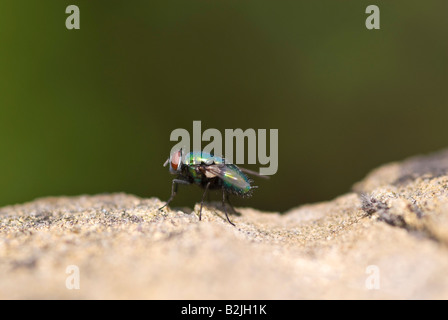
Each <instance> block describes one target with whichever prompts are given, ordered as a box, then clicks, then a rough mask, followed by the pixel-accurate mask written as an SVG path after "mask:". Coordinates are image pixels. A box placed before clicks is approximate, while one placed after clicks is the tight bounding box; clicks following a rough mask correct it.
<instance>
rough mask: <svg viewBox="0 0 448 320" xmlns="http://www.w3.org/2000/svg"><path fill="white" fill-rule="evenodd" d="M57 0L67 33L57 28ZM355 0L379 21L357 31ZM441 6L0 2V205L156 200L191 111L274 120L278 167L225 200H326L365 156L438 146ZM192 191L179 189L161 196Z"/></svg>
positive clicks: (444, 29)
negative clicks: (241, 195)
mask: <svg viewBox="0 0 448 320" xmlns="http://www.w3.org/2000/svg"><path fill="white" fill-rule="evenodd" d="M70 4H76V5H78V6H79V8H80V12H81V15H80V17H81V29H80V30H67V29H66V27H65V20H66V18H67V17H68V14H66V13H65V8H66V7H67V6H68V5H70ZM369 4H376V5H378V6H379V8H380V10H381V30H372V31H369V30H367V29H366V28H365V19H366V18H367V16H368V15H367V14H365V9H366V7H367V6H368V5H369ZM447 15H448V2H447V1H446V0H437V1H435V0H429V1H423V0H421V1H413V2H409V1H404V0H403V1H393V2H390V1H375V2H374V3H373V2H372V1H359V0H356V1H344V2H340V1H333V0H328V1H261V0H254V1H250V0H247V1H238V0H233V1H205V0H203V1H196V0H190V1H184V0H179V1H167V0H163V1H114V2H112V1H87V0H86V1H19V0H2V1H1V2H0V173H1V180H0V206H3V205H7V204H14V203H20V202H25V201H29V200H32V199H34V198H36V197H41V196H49V195H78V194H96V193H103V192H121V191H122V192H126V193H132V194H136V195H138V196H141V197H151V196H156V197H159V198H161V199H162V200H167V199H168V197H169V195H170V192H171V179H172V178H173V176H171V175H170V174H169V173H168V170H167V168H163V167H162V164H163V162H164V161H165V160H166V158H167V156H168V153H169V151H170V149H171V147H172V146H173V145H174V144H175V142H170V141H169V136H170V133H171V131H172V130H173V129H176V128H185V129H187V130H189V131H190V132H191V130H192V123H193V120H201V121H202V130H205V129H207V128H217V129H219V130H222V132H224V129H225V128H242V129H247V128H254V129H258V128H263V129H279V170H278V173H277V174H276V175H275V176H273V177H271V179H270V180H269V181H264V180H261V181H257V184H258V185H259V186H260V188H259V189H258V190H257V191H256V192H255V194H254V197H252V198H251V199H239V200H237V199H234V200H233V202H234V204H235V205H237V206H253V207H256V208H260V209H264V210H273V211H279V210H280V211H284V210H287V209H288V208H290V207H292V206H296V205H299V204H302V203H309V202H315V201H321V200H329V199H331V198H332V197H335V196H337V195H339V194H342V193H344V192H347V191H349V190H350V187H351V185H352V184H353V183H354V182H356V181H358V180H360V179H361V178H363V177H364V176H365V175H366V174H367V173H368V172H369V171H370V170H371V169H373V168H375V167H376V166H378V165H380V164H383V163H386V162H390V161H394V160H400V159H403V158H405V157H407V156H410V155H414V154H420V153H427V152H431V151H435V150H438V149H441V148H444V147H446V146H448V136H447V134H446V131H447V125H446V123H447V119H448V90H447V84H448V72H447V71H448V65H447V58H448V41H447V38H448V19H447ZM204 145H205V144H204ZM249 167H250V168H252V169H256V168H257V167H253V166H252V167H251V166H249ZM186 189H187V190H186ZM201 194H202V192H201V190H200V189H199V188H196V187H190V188H185V187H184V188H182V187H181V190H180V194H179V197H178V198H177V200H176V201H175V202H173V206H174V207H176V206H189V207H193V205H194V204H195V203H196V202H198V201H200V197H201ZM217 199H220V197H219V196H217Z"/></svg>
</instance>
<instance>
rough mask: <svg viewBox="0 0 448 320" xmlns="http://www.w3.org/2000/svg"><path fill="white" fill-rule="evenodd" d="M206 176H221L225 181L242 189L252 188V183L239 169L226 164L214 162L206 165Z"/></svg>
mask: <svg viewBox="0 0 448 320" xmlns="http://www.w3.org/2000/svg"><path fill="white" fill-rule="evenodd" d="M204 169H205V176H206V177H208V178H213V177H219V178H221V179H222V180H223V181H225V182H227V183H229V184H231V185H233V186H235V187H238V188H240V189H248V188H250V187H251V186H250V183H249V181H247V180H246V179H245V177H244V175H243V174H242V173H241V172H240V171H239V169H237V168H235V167H233V166H230V165H225V164H212V165H208V166H205V167H204Z"/></svg>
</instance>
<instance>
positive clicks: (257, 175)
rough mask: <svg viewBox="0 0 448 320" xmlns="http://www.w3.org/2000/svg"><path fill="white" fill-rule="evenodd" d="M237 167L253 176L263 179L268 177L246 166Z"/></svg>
mask: <svg viewBox="0 0 448 320" xmlns="http://www.w3.org/2000/svg"><path fill="white" fill-rule="evenodd" d="M239 169H240V170H241V171H243V172H244V173H247V174H251V175H253V176H256V177H260V178H263V179H269V176H263V175H261V174H259V173H258V172H255V171H252V170H249V169H246V168H241V167H239Z"/></svg>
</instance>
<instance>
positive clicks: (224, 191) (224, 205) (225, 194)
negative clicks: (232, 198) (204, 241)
mask: <svg viewBox="0 0 448 320" xmlns="http://www.w3.org/2000/svg"><path fill="white" fill-rule="evenodd" d="M226 199H227V201H229V197H228V196H227V193H226V190H225V189H224V188H222V207H223V208H224V213H225V214H226V218H227V221H229V223H230V224H231V225H232V226H234V227H235V224H234V223H233V222H232V221H230V219H229V215H228V214H227V209H226ZM229 205H230V206H231V207H232V205H231V204H230V202H229ZM232 210H233V211H235V209H233V207H232Z"/></svg>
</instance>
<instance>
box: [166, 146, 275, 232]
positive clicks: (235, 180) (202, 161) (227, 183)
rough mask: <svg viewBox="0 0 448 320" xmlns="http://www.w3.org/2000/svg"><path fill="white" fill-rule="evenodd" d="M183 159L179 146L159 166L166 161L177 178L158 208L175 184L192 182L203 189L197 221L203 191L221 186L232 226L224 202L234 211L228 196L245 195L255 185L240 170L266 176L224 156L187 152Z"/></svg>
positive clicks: (203, 196) (172, 197)
mask: <svg viewBox="0 0 448 320" xmlns="http://www.w3.org/2000/svg"><path fill="white" fill-rule="evenodd" d="M184 159H185V160H183V157H182V149H180V150H178V151H175V152H173V153H172V154H171V155H170V157H169V158H168V160H166V162H165V163H164V165H163V166H164V167H165V166H166V165H168V164H169V169H170V173H172V174H176V175H177V177H176V179H173V182H172V189H171V197H170V198H169V199H168V201H167V202H166V204H165V205H164V206H163V207H161V208H159V210H161V209H163V208H165V207H166V206H167V205H169V204H170V202H171V201H173V199H174V197H175V196H176V194H177V186H178V185H179V184H186V185H189V184H196V185H199V186H200V187H202V188H203V189H205V191H204V194H203V195H202V200H201V209H200V210H199V220H201V214H202V206H203V204H204V199H205V195H206V194H207V191H208V190H217V189H221V190H222V206H223V208H224V213H225V214H226V218H227V221H228V222H229V223H230V224H232V225H233V226H234V225H235V224H234V223H233V222H232V221H230V219H229V216H228V215H227V210H226V206H225V202H226V201H227V203H228V204H229V205H230V207H231V208H232V211H234V212H235V209H233V206H232V205H231V203H230V201H229V195H230V194H233V195H236V196H239V197H249V196H251V195H252V191H253V189H255V188H257V187H256V186H253V185H252V182H253V181H252V180H251V179H249V178H248V177H247V176H246V175H245V174H244V173H243V172H245V173H248V174H252V175H256V176H259V177H263V178H267V177H266V176H262V175H260V174H258V173H256V172H253V171H251V170H247V169H244V168H239V167H237V166H236V165H234V164H230V163H226V160H225V159H224V158H221V157H216V156H213V155H211V154H209V153H205V152H200V151H199V152H197V151H196V152H190V153H188V154H186V155H185V157H184Z"/></svg>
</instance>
